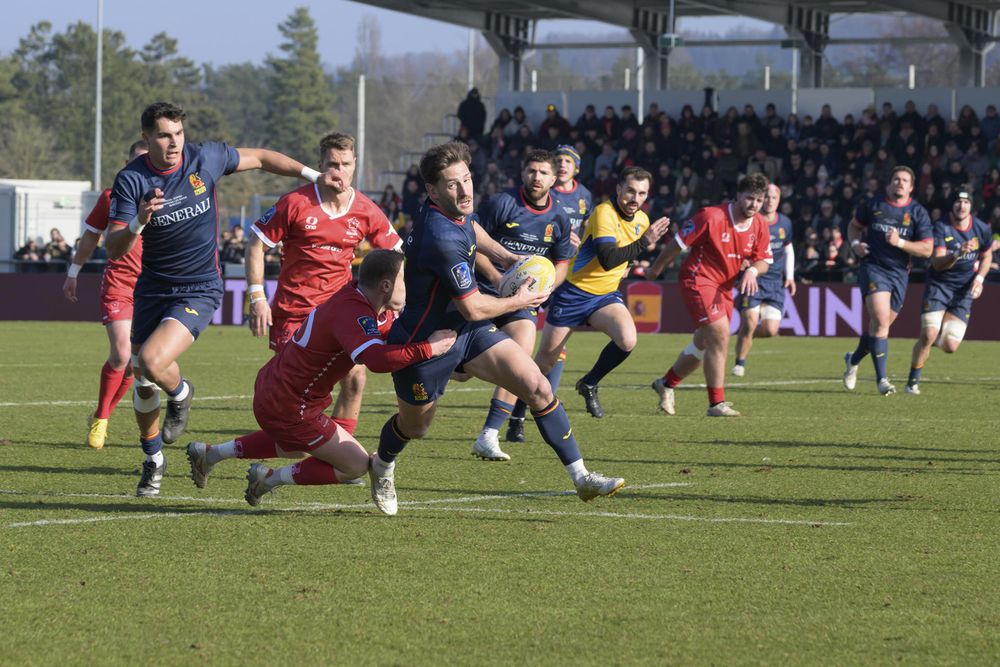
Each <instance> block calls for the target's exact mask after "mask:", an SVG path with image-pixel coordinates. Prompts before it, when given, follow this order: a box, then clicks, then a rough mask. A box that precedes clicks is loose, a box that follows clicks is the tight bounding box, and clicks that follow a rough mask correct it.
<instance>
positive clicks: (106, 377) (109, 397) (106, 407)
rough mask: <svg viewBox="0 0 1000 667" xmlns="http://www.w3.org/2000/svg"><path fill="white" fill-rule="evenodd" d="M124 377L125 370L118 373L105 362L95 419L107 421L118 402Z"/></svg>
mask: <svg viewBox="0 0 1000 667" xmlns="http://www.w3.org/2000/svg"><path fill="white" fill-rule="evenodd" d="M124 375H125V369H124V368H123V369H121V370H120V371H116V370H115V369H113V368H111V365H110V364H109V363H108V362H106V361H105V362H104V366H103V367H102V368H101V388H100V389H99V391H98V394H97V412H95V413H94V417H96V418H97V419H107V418H108V417H109V416H110V415H111V411H112V410H113V409H114V407H115V403H117V402H118V399H117V398H115V394H116V393H117V391H118V388H119V387H120V386H121V383H122V377H123V376H124Z"/></svg>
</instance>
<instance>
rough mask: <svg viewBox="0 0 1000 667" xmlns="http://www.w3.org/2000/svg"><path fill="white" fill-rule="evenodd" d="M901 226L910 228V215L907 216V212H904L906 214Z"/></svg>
mask: <svg viewBox="0 0 1000 667" xmlns="http://www.w3.org/2000/svg"><path fill="white" fill-rule="evenodd" d="M903 226H904V227H909V226H910V214H909V212H906V213H904V214H903Z"/></svg>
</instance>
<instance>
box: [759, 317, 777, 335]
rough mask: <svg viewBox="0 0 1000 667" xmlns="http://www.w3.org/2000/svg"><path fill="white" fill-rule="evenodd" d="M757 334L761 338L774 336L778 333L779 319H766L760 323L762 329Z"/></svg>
mask: <svg viewBox="0 0 1000 667" xmlns="http://www.w3.org/2000/svg"><path fill="white" fill-rule="evenodd" d="M757 335H758V336H760V337H761V338H771V337H772V336H777V335H778V321H777V320H764V321H763V322H761V324H760V330H759V331H758V332H757Z"/></svg>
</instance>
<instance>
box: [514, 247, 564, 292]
mask: <svg viewBox="0 0 1000 667" xmlns="http://www.w3.org/2000/svg"><path fill="white" fill-rule="evenodd" d="M529 280H534V281H535V283H534V285H533V286H532V287H531V288H530V289H531V291H532V292H547V291H548V290H550V289H552V286H553V285H554V284H555V282H556V267H554V266H553V265H552V262H550V261H549V260H548V258H546V257H542V256H541V255H528V256H527V257H522V258H521V259H519V260H517V261H516V262H515V263H514V264H513V265H512V266H511V267H510V268H509V269H507V271H506V273H504V274H503V277H502V278H501V279H500V296H501V298H507V297H509V296H514V294H515V293H516V292H517V290H518V289H520V287H521V285H523V284H524V283H525V281H529Z"/></svg>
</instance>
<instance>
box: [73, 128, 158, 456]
mask: <svg viewBox="0 0 1000 667" xmlns="http://www.w3.org/2000/svg"><path fill="white" fill-rule="evenodd" d="M145 154H146V142H145V140H143V139H140V140H139V141H136V142H135V143H133V144H132V145H131V146H130V147H129V151H128V160H127V161H126V164H128V163H129V162H131V161H132V160H134V159H135V158H137V157H139V156H140V155H145ZM110 205H111V188H107V189H106V190H104V192H102V193H101V196H100V197H98V198H97V203H96V204H95V205H94V209H93V210H92V211H91V212H90V215H88V216H87V220H86V222H85V223H84V227H86V229H85V230H84V232H83V237H82V238H81V239H80V246H79V248H77V251H76V253H75V254H74V255H73V263H72V264H70V266H69V270H68V271H67V272H66V281H65V282H64V283H63V288H62V289H63V294H64V295H65V296H66V298H67V299H69V300H70V301H72V302H73V303H76V302H77V297H76V282H77V276H78V275H80V269H82V268H83V265H84V264H86V263H87V260H88V259H90V256H91V255H92V254H93V252H94V249H95V248H96V247H97V245H98V243H99V242H100V239H101V235H102V234H103V233H104V231H105V230H106V229H107V228H108V210H109V208H110ZM141 268H142V239H137V240H136V244H135V246H134V247H133V248H132V250H131V251H130V252H128V253H127V254H126V255H125V256H124V257H122V258H121V259H118V260H110V261H108V263H107V264H106V265H105V267H104V274H103V275H102V276H101V324H103V325H104V331H105V332H106V333H107V335H108V344H109V346H110V350H109V352H108V359H107V361H105V362H104V366H103V367H102V368H101V382H100V384H99V386H98V390H97V409H96V410H94V413H93V414H92V415H91V417H90V420H89V422H90V423H89V426H90V428H89V430H88V431H87V445H88V446H89V447H91V448H93V449H101V448H102V447H104V441H105V439H107V436H108V420H109V419H110V418H111V413H112V412H114V410H115V406H117V405H118V401H120V400H121V399H122V396H124V395H125V392H127V391H128V390H129V389H130V388H131V387H132V365H131V364H130V363H129V360H130V359H131V356H132V348H131V346H130V345H129V330H130V329H131V328H132V291H133V290H134V289H135V281H136V279H137V278H138V277H139V271H140V269H141Z"/></svg>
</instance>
